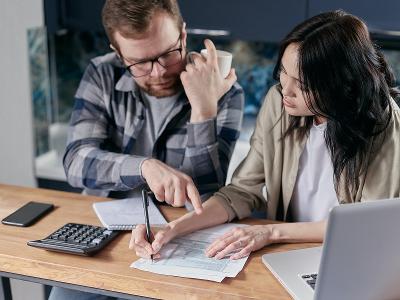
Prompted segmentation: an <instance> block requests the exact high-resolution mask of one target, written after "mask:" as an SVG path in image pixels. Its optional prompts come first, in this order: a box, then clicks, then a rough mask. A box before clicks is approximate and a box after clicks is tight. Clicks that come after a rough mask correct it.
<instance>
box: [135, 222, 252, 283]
mask: <svg viewBox="0 0 400 300" xmlns="http://www.w3.org/2000/svg"><path fill="white" fill-rule="evenodd" d="M237 226H246V225H241V224H232V223H231V224H223V225H219V226H216V227H212V228H208V229H203V230H199V231H197V232H194V233H191V234H188V235H186V236H184V237H180V238H176V239H174V240H173V241H171V242H170V243H169V244H167V245H166V246H164V248H163V249H161V252H160V253H161V258H160V259H159V260H155V261H154V262H152V261H151V260H150V259H143V258H141V259H139V260H137V261H136V262H134V263H132V264H131V267H132V268H136V269H139V270H143V271H149V272H153V273H157V274H163V275H172V276H179V277H188V278H197V279H205V280H211V281H216V282H221V281H222V280H223V279H224V278H225V277H235V276H236V275H237V274H238V273H239V272H240V271H241V270H242V269H243V266H244V264H245V263H246V260H247V258H248V257H244V258H241V259H238V260H230V259H229V257H226V258H223V259H215V258H209V257H207V256H206V255H205V249H206V248H207V247H208V246H209V245H210V244H211V243H212V242H213V241H214V240H215V239H216V238H217V237H219V236H221V235H222V234H224V233H225V232H226V231H228V230H230V229H232V228H233V227H237Z"/></svg>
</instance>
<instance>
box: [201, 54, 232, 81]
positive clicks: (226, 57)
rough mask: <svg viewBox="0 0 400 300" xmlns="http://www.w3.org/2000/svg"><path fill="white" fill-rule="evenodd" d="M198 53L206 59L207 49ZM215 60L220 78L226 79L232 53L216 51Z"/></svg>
mask: <svg viewBox="0 0 400 300" xmlns="http://www.w3.org/2000/svg"><path fill="white" fill-rule="evenodd" d="M200 53H201V55H203V56H204V57H207V49H203V50H201V51H200ZM217 59H218V67H219V72H220V73H221V76H222V78H226V77H227V76H228V74H229V71H230V70H231V65H232V53H230V52H228V51H223V50H217Z"/></svg>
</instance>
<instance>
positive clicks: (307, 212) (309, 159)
mask: <svg viewBox="0 0 400 300" xmlns="http://www.w3.org/2000/svg"><path fill="white" fill-rule="evenodd" d="M325 130H326V122H325V123H322V124H320V125H315V124H313V126H312V127H311V129H310V135H309V137H308V139H307V142H306V145H305V148H304V150H303V153H302V154H301V156H300V162H299V171H298V174H297V179H296V184H295V186H294V190H293V196H292V199H291V203H290V205H291V209H292V211H291V213H292V216H293V221H296V222H315V221H321V220H325V219H327V218H328V214H329V211H330V209H331V208H332V207H334V206H337V205H339V202H338V199H337V196H336V192H335V189H334V185H333V166H332V160H331V156H330V154H329V151H328V148H327V146H326V143H325V139H324V133H325Z"/></svg>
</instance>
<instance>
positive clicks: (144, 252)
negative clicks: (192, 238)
mask: <svg viewBox="0 0 400 300" xmlns="http://www.w3.org/2000/svg"><path fill="white" fill-rule="evenodd" d="M176 236H177V233H176V231H175V230H174V228H173V226H171V224H167V225H166V226H165V227H163V228H161V229H160V230H158V231H157V232H156V234H155V235H154V233H153V232H152V233H151V239H152V240H153V242H152V243H151V244H150V243H149V242H147V239H146V226H145V225H144V224H140V225H138V226H136V228H134V229H133V230H132V236H131V240H130V242H129V249H132V250H135V252H136V255H137V256H140V257H143V258H150V256H151V255H153V258H154V259H157V258H160V253H159V251H160V249H161V248H162V247H163V246H164V245H165V244H167V243H168V242H169V241H170V240H172V239H173V238H175V237H176Z"/></svg>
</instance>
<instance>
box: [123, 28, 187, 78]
mask: <svg viewBox="0 0 400 300" xmlns="http://www.w3.org/2000/svg"><path fill="white" fill-rule="evenodd" d="M178 41H179V43H180V46H179V48H177V49H173V50H169V51H167V52H164V53H163V54H161V55H159V56H157V57H155V58H153V59H149V60H144V61H140V62H137V63H134V64H131V65H129V66H127V67H126V69H127V70H128V71H129V73H131V75H132V76H133V77H135V78H137V77H142V76H146V75H149V74H150V73H151V72H152V71H153V66H154V63H155V62H157V63H159V64H160V65H161V66H162V67H163V68H165V69H166V68H168V67H171V66H173V65H176V64H178V63H180V62H181V61H182V50H183V49H182V40H181V36H179V38H178V40H177V41H176V43H178Z"/></svg>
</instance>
